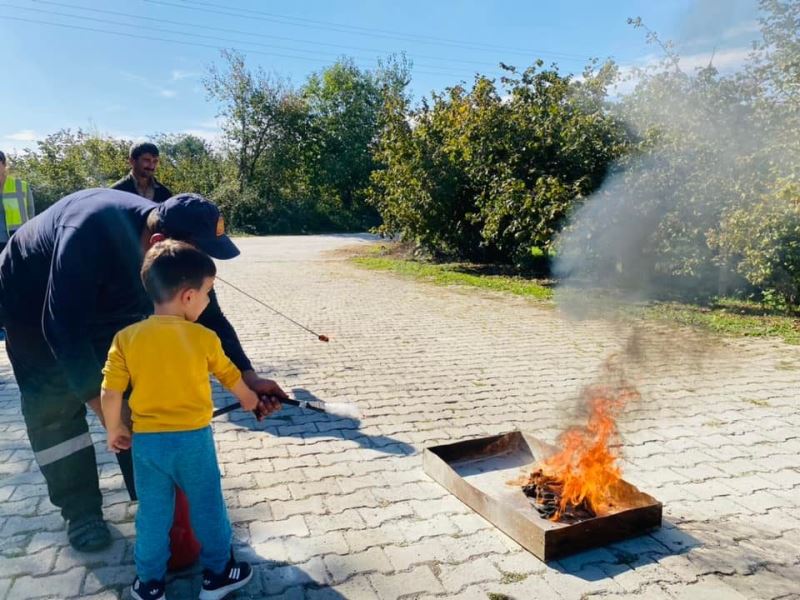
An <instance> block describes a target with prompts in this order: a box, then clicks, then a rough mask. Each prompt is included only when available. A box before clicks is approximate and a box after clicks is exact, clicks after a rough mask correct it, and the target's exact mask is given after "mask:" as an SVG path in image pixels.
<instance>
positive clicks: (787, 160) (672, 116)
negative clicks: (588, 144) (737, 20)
mask: <svg viewBox="0 0 800 600" xmlns="http://www.w3.org/2000/svg"><path fill="white" fill-rule="evenodd" d="M739 4H743V3H736V5H737V6H738V5H739ZM729 6H730V4H729V3H728V2H701V3H698V4H697V5H695V9H694V10H693V11H692V13H691V14H690V15H689V17H688V18H687V22H686V24H685V32H686V35H687V36H689V35H690V34H691V35H693V36H695V37H696V36H697V35H699V31H700V29H698V27H699V25H698V24H700V23H703V22H705V23H706V25H708V15H709V14H711V13H710V12H709V11H712V12H713V11H714V10H717V11H720V10H723V9H725V10H727V9H728V7H729ZM732 12H733V13H736V10H734V11H732ZM734 16H738V15H736V14H733V15H731V17H734ZM730 26H731V22H730V21H725V22H724V23H719V24H718V25H717V27H719V28H725V27H730ZM701 29H702V28H701ZM705 31H706V32H707V33H709V32H710V30H709V29H708V28H707V27H706V29H705ZM692 32H693V33H692ZM753 76H754V75H753V73H752V72H751V71H745V72H742V73H739V74H738V75H730V76H720V75H718V74H717V73H715V72H714V71H713V69H701V70H696V71H693V72H688V73H687V72H680V71H678V70H677V69H676V65H675V64H674V62H670V61H665V63H664V64H663V65H661V66H659V67H657V68H653V69H652V70H650V71H649V72H646V73H644V74H643V76H642V77H641V78H640V80H639V83H638V85H637V88H636V90H635V91H633V92H632V93H631V94H629V95H627V96H626V97H623V98H622V99H620V100H619V101H617V102H616V104H615V110H616V111H617V114H618V116H619V118H620V119H621V120H623V121H624V123H625V124H626V126H627V127H628V128H629V130H630V131H631V132H632V133H633V135H634V137H635V139H637V141H638V142H641V143H640V145H639V146H638V147H637V149H636V150H635V151H634V152H632V153H631V155H630V156H629V157H628V158H627V159H625V160H624V161H623V162H621V163H620V164H618V165H616V166H615V168H614V169H613V170H612V171H611V172H610V173H609V175H608V176H607V178H606V180H605V182H604V184H603V185H602V186H601V188H600V189H599V190H598V191H597V192H595V193H594V194H593V195H592V196H590V197H589V198H587V199H586V200H585V201H584V202H583V203H582V204H581V205H580V207H579V208H578V209H577V210H576V211H575V212H574V213H573V214H572V216H571V218H570V221H569V224H568V225H567V227H565V228H564V230H563V232H562V234H561V235H560V237H559V239H558V240H557V244H556V252H555V254H556V257H555V264H554V272H555V275H556V277H557V280H558V281H559V285H558V287H557V288H556V295H555V297H556V302H557V304H558V305H559V308H560V309H561V310H562V311H563V312H565V313H566V314H567V315H568V316H570V317H573V318H579V319H581V318H587V317H588V318H593V317H596V318H602V319H606V320H609V319H610V320H617V319H619V318H620V317H622V321H620V329H619V331H620V332H621V333H622V332H627V334H628V335H627V339H626V341H625V343H624V344H623V346H622V347H621V349H620V351H621V353H622V355H623V356H624V362H625V364H626V365H627V366H628V367H630V368H631V369H632V370H633V371H635V372H638V373H640V374H647V373H655V372H656V371H657V369H655V368H654V366H658V365H670V366H672V367H676V366H678V365H682V366H684V367H687V368H689V369H691V370H694V369H702V368H703V366H702V365H703V364H706V365H707V364H708V361H709V360H711V355H712V354H714V353H715V352H719V351H723V350H722V348H719V349H718V350H716V349H715V348H717V344H716V343H714V342H713V341H711V340H709V338H708V336H707V335H703V334H700V333H697V332H692V331H690V330H682V331H680V332H679V331H677V330H675V329H670V330H667V329H666V327H664V326H662V325H658V324H654V323H652V322H650V323H648V324H640V325H637V326H634V327H629V325H628V324H629V323H631V321H630V320H629V319H628V318H627V317H628V315H630V313H631V312H637V311H636V310H634V311H631V307H632V306H634V307H637V306H639V305H643V304H648V303H650V302H651V301H653V300H666V301H670V300H680V301H690V302H701V303H702V302H705V301H710V300H713V299H714V298H716V297H718V296H725V295H730V294H732V293H734V292H736V293H741V292H747V293H752V292H754V291H756V290H761V289H772V290H778V291H779V292H781V290H787V289H788V290H795V291H794V292H793V293H797V292H796V290H797V287H798V286H797V282H798V281H800V265H798V264H797V263H792V260H800V258H797V259H792V260H789V259H787V258H786V255H785V249H786V248H789V247H790V246H792V244H790V243H787V239H788V240H790V241H791V240H796V241H797V242H798V243H795V244H794V247H797V246H798V244H799V243H800V208H798V207H800V202H799V201H798V200H799V199H800V185H798V179H800V177H798V173H800V171H799V170H798V165H800V144H799V143H798V141H797V138H798V136H797V131H798V127H797V123H798V122H797V115H798V112H800V109H798V107H797V104H796V100H797V99H796V98H795V99H794V102H795V104H794V108H792V106H791V99H790V100H787V101H781V102H779V101H777V100H779V99H780V98H777V97H776V95H772V96H770V93H769V84H767V85H761V86H759V85H755V84H754V83H753V80H752V78H751V77H753ZM765 90H767V91H766V92H765ZM793 264H794V266H793ZM792 269H794V270H792ZM781 286H783V287H781ZM781 293H782V292H781ZM785 297H788V296H785ZM712 349H713V350H712ZM629 374H630V373H629ZM630 375H631V376H632V374H630Z"/></svg>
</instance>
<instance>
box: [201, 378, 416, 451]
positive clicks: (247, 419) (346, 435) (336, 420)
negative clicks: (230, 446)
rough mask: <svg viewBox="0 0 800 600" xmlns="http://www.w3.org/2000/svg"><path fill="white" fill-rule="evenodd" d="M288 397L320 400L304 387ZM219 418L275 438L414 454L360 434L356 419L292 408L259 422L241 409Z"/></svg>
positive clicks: (411, 448)
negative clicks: (335, 441)
mask: <svg viewBox="0 0 800 600" xmlns="http://www.w3.org/2000/svg"><path fill="white" fill-rule="evenodd" d="M290 396H292V397H294V398H296V399H298V400H314V401H318V402H322V401H323V400H322V399H321V398H318V397H317V396H315V395H314V394H312V393H311V392H310V391H308V390H306V389H304V388H292V390H291V393H290ZM217 408H219V407H217ZM219 418H223V419H224V418H227V419H228V421H229V422H231V423H233V424H235V425H237V426H239V427H243V428H245V429H249V430H251V431H263V432H265V433H269V434H271V435H274V436H277V437H296V438H303V439H310V438H339V439H342V440H350V441H353V442H355V443H357V444H358V445H359V446H360V447H362V448H369V449H371V450H375V451H377V452H383V453H384V454H394V455H400V456H410V455H412V454H414V453H415V452H416V449H415V448H414V446H412V445H411V444H407V443H405V442H401V441H400V440H396V439H394V438H391V437H389V436H385V435H377V436H374V435H373V436H370V435H366V434H364V433H362V432H361V431H360V430H359V427H360V426H361V421H360V420H358V419H348V418H343V417H338V416H334V415H329V414H323V413H318V412H316V411H312V410H304V409H302V408H299V407H295V406H284V407H282V408H281V410H279V411H278V412H277V413H273V414H272V415H270V416H269V417H267V418H266V419H265V420H264V421H261V422H260V423H259V422H258V421H256V420H255V418H253V416H252V415H250V414H249V413H245V412H244V411H241V410H237V411H233V412H231V413H228V414H227V415H223V416H222V417H219Z"/></svg>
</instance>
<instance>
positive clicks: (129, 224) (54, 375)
mask: <svg viewBox="0 0 800 600" xmlns="http://www.w3.org/2000/svg"><path fill="white" fill-rule="evenodd" d="M167 238H172V239H177V240H182V241H186V242H189V243H191V244H192V245H194V246H196V247H197V248H199V249H201V250H203V251H204V252H206V253H207V254H209V255H210V256H212V257H215V258H218V259H223V260H225V259H230V258H233V257H235V256H237V255H238V254H239V250H238V249H237V248H236V246H235V245H234V244H233V242H232V241H231V240H230V239H229V238H228V236H227V235H225V228H224V223H223V220H222V217H221V216H220V214H219V210H218V209H217V207H216V206H215V205H214V204H212V203H211V202H209V201H208V200H206V199H205V198H203V197H201V196H198V195H195V194H185V195H180V196H175V197H173V198H170V199H169V200H167V201H166V202H164V203H162V204H154V203H153V202H150V201H149V200H145V199H144V198H140V197H138V196H135V195H133V194H128V193H125V192H120V191H116V190H109V189H89V190H83V191H80V192H76V193H74V194H70V195H69V196H66V197H65V198H62V199H61V200H60V201H58V202H56V203H55V204H54V205H53V206H52V207H50V208H49V209H48V210H46V211H45V212H43V213H42V214H40V215H38V216H37V217H36V218H34V219H32V220H31V221H28V222H27V223H24V224H23V225H22V227H20V229H19V230H18V231H17V233H16V234H15V235H14V236H13V237H12V238H11V240H10V241H9V243H8V245H7V246H6V248H5V249H4V250H3V251H2V253H0V304H2V307H3V309H4V312H5V328H6V350H7V352H8V356H9V359H10V360H11V365H12V367H13V369H14V375H15V378H16V380H17V384H18V385H19V388H20V392H21V397H22V414H23V416H24V418H25V425H26V427H27V430H28V438H29V439H30V442H31V446H32V447H33V452H34V455H35V458H36V461H37V463H38V464H39V467H40V469H41V471H42V474H43V475H44V478H45V480H46V482H47V490H48V492H49V495H50V500H51V502H52V503H53V504H55V505H56V506H57V507H59V508H60V509H61V514H62V516H63V517H64V519H65V520H66V521H67V533H68V536H69V541H70V543H71V544H72V546H73V547H74V548H76V549H77V550H82V551H93V550H100V549H102V548H104V547H106V546H107V545H108V544H109V543H110V542H111V536H110V533H109V531H108V527H107V526H106V524H105V521H104V520H103V513H102V497H101V495H100V487H99V482H98V476H97V463H96V459H95V453H94V447H93V445H92V440H91V437H90V436H89V430H88V425H87V423H86V407H85V405H86V404H89V406H90V407H92V408H93V409H94V410H95V411H96V412H98V414H99V415H100V416H101V418H102V414H101V411H100V409H99V406H100V402H99V394H100V382H101V378H102V372H101V369H102V365H103V361H104V357H105V356H106V355H107V353H108V349H109V348H110V346H111V341H112V339H113V337H114V335H115V334H116V332H117V331H119V330H120V329H122V328H123V327H126V326H128V325H130V324H132V323H135V322H137V321H140V320H141V319H142V318H143V317H145V316H146V315H149V314H150V313H151V312H152V304H151V303H150V302H149V300H148V298H147V295H146V293H145V291H144V287H143V286H142V282H141V279H140V276H139V271H140V269H141V265H142V260H143V256H144V252H145V251H146V250H147V249H149V248H150V247H151V246H152V245H154V244H155V243H157V242H159V241H161V240H164V239H167ZM198 323H200V324H201V325H204V326H206V327H208V328H209V329H212V330H213V331H215V332H216V333H217V335H218V336H219V337H220V339H221V341H222V347H223V349H224V351H225V353H226V354H227V355H228V357H229V358H230V359H231V360H232V361H233V363H234V364H235V365H236V366H237V367H238V368H239V370H240V371H242V378H243V380H244V382H245V383H246V384H247V386H248V387H250V388H251V389H252V390H254V391H255V392H256V393H258V394H268V395H274V396H278V397H282V398H285V397H286V394H285V393H284V392H283V390H282V389H281V388H280V386H278V384H277V383H275V382H274V381H272V380H269V379H262V378H261V377H259V376H258V375H257V374H256V373H255V371H254V370H253V367H252V365H251V363H250V361H249V360H248V358H247V356H246V355H245V353H244V350H243V349H242V347H241V344H240V343H239V339H238V337H237V335H236V332H235V331H234V329H233V327H232V326H231V324H230V323H229V322H228V320H227V319H226V318H225V316H224V315H223V313H222V311H221V309H220V307H219V303H218V302H217V299H216V296H214V295H213V292H212V294H211V298H210V304H209V306H208V307H207V308H206V310H205V311H204V312H203V313H202V314H201V315H200V318H199V319H198ZM279 406H280V405H279V403H278V402H270V404H269V406H267V407H266V408H267V410H268V411H272V410H276V409H277V408H278V407H279ZM165 509H166V507H165Z"/></svg>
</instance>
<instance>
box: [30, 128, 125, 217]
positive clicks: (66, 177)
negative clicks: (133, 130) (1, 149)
mask: <svg viewBox="0 0 800 600" xmlns="http://www.w3.org/2000/svg"><path fill="white" fill-rule="evenodd" d="M130 144H131V143H130V141H128V140H122V139H114V138H111V137H104V136H101V135H98V134H91V133H88V132H85V131H83V130H80V129H79V130H78V131H77V132H75V133H73V132H72V131H70V130H69V129H62V130H60V131H57V132H56V133H53V134H51V135H48V136H47V137H46V138H45V139H44V140H42V141H40V142H37V149H36V150H35V151H33V150H25V151H24V152H23V153H22V154H21V155H19V156H16V157H15V159H14V169H15V171H16V172H17V173H18V174H19V175H20V176H21V177H22V178H24V179H26V180H27V181H28V182H29V183H30V184H31V185H32V186H33V188H34V190H35V194H36V207H37V211H42V210H44V209H45V208H47V207H48V206H50V205H51V204H52V203H53V202H55V201H56V200H59V199H60V198H62V197H63V196H66V195H68V194H71V193H73V192H76V191H78V190H82V189H86V188H93V187H107V186H109V185H111V184H112V183H114V182H115V181H116V180H118V179H119V178H120V177H122V176H123V175H124V174H125V173H126V171H127V170H128V168H129V167H128V160H127V158H128V150H129V148H130Z"/></svg>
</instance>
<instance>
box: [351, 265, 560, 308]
mask: <svg viewBox="0 0 800 600" xmlns="http://www.w3.org/2000/svg"><path fill="white" fill-rule="evenodd" d="M353 262H355V263H356V264H358V265H360V266H362V267H364V268H365V269H370V270H373V271H390V272H392V273H397V274H398V275H403V276H406V277H412V278H414V279H419V280H422V281H427V282H429V283H433V284H436V285H463V286H468V287H474V288H480V289H484V290H492V291H494V292H506V293H509V294H513V295H515V296H523V297H525V298H530V299H533V300H539V301H544V300H550V299H551V298H552V297H553V291H552V290H551V289H550V288H549V287H548V286H547V285H546V284H545V283H542V282H539V281H536V280H531V279H525V278H523V277H514V276H509V275H485V274H476V273H474V272H468V271H469V270H472V269H473V267H472V266H471V265H464V264H462V263H447V264H435V263H425V262H419V261H416V260H408V259H402V258H394V257H387V256H358V257H356V258H354V259H353Z"/></svg>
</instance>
